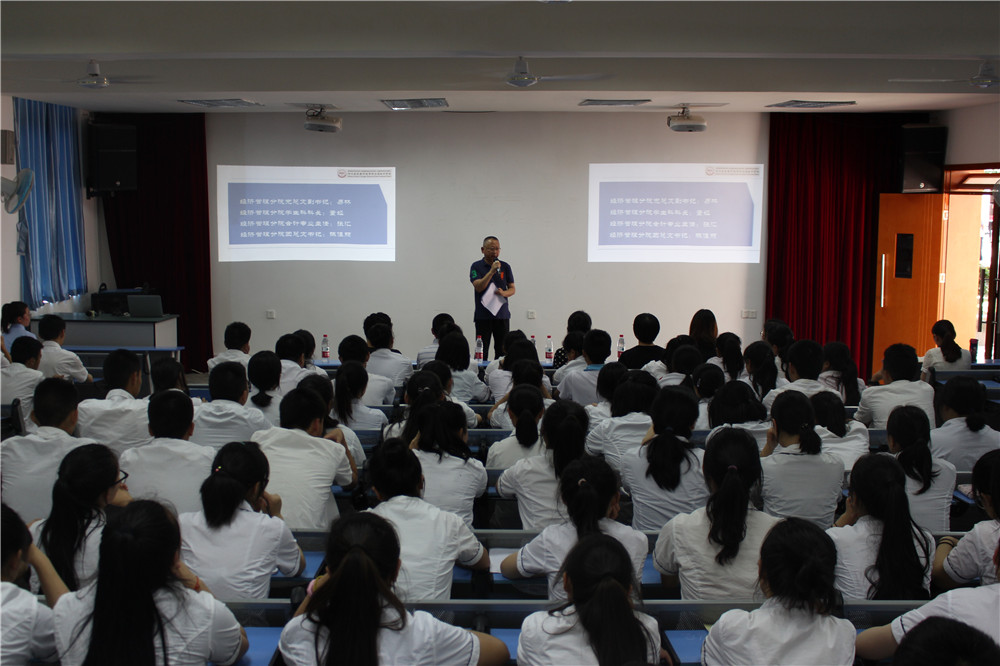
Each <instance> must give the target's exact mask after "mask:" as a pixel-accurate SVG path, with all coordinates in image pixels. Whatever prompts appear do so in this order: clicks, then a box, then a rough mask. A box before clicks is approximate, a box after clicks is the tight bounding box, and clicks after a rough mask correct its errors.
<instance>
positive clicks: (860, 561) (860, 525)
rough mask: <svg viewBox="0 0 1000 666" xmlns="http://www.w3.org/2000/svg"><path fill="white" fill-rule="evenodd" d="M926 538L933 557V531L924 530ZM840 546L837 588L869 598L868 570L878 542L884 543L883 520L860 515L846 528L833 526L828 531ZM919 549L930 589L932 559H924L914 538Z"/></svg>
mask: <svg viewBox="0 0 1000 666" xmlns="http://www.w3.org/2000/svg"><path fill="white" fill-rule="evenodd" d="M922 532H923V533H924V535H925V536H926V537H927V545H928V548H929V553H930V558H933V557H934V539H933V537H932V536H931V533H930V532H927V531H926V530H922ZM826 533H827V534H829V535H830V538H831V539H833V543H834V544H835V545H836V546H837V568H836V570H835V571H836V577H837V580H836V582H835V583H834V585H835V587H836V588H837V589H838V590H840V592H841V593H842V594H843V595H844V598H845V599H867V598H868V590H869V588H870V587H871V583H870V582H868V578H867V577H866V573H867V572H868V568H869V567H872V566H874V564H875V557H876V556H877V555H878V548H879V544H881V542H882V521H881V520H878V519H876V518H872V517H871V516H861V517H860V518H858V522H856V523H854V524H853V525H845V526H844V527H831V528H830V529H828V530H827V531H826ZM913 543H914V545H915V546H916V549H917V557H919V558H920V559H921V560H923V561H924V562H925V565H926V567H925V572H924V583H923V586H924V588H926V589H928V590H930V585H931V559H930V558H928V559H924V553H923V551H922V550H921V549H920V543H919V542H918V541H917V539H916V538H914V540H913ZM872 576H873V577H874V578H876V579H877V577H878V572H877V571H875V570H874V569H872Z"/></svg>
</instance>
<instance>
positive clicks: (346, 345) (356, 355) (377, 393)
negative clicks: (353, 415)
mask: <svg viewBox="0 0 1000 666" xmlns="http://www.w3.org/2000/svg"><path fill="white" fill-rule="evenodd" d="M369 355H370V354H369V351H368V343H367V342H365V339H364V338H362V337H361V336H360V335H348V336H347V337H346V338H344V339H343V340H341V341H340V345H338V346H337V357H338V358H339V359H340V362H341V363H347V362H348V361H357V362H358V363H360V364H362V365H364V366H365V369H366V370H367V366H368V357H369ZM395 399H396V386H395V384H394V382H393V380H392V379H390V378H388V377H383V376H382V375H377V374H375V373H373V372H369V373H368V386H367V387H366V388H365V394H364V395H363V396H361V402H362V403H364V404H365V405H368V406H369V407H378V406H379V405H391V404H392V403H393V402H394V401H395Z"/></svg>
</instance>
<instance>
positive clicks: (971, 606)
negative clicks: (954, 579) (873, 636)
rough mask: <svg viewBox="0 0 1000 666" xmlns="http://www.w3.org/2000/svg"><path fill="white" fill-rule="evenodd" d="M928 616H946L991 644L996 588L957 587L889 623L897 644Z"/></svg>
mask: <svg viewBox="0 0 1000 666" xmlns="http://www.w3.org/2000/svg"><path fill="white" fill-rule="evenodd" d="M929 617H947V618H951V619H952V620H958V621H959V622H964V623H965V624H967V625H969V626H971V627H974V628H976V629H978V630H979V631H981V632H983V633H984V634H986V635H987V636H989V637H991V638H992V639H993V640H994V641H996V640H998V639H1000V630H998V629H997V627H1000V585H997V584H996V583H993V584H992V585H980V586H979V587H961V588H958V589H957V590H951V591H949V592H945V593H944V594H942V595H940V596H939V597H936V598H934V599H932V600H930V601H928V602H927V603H926V604H924V605H923V606H921V607H920V608H914V609H913V610H911V611H910V612H908V613H904V614H902V615H900V616H899V617H897V618H896V619H895V620H893V621H892V622H891V623H890V625H889V626H890V628H891V629H892V637H893V638H894V639H896V642H897V643H901V642H902V641H903V637H904V636H906V633H907V632H908V631H910V630H911V629H913V628H914V627H915V626H917V625H918V624H920V623H921V622H923V621H924V620H926V619H927V618H929Z"/></svg>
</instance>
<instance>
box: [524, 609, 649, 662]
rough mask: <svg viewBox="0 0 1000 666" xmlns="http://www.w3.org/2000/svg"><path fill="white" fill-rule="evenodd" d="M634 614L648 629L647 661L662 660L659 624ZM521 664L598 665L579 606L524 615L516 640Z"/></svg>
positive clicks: (647, 616) (641, 614)
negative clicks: (578, 610)
mask: <svg viewBox="0 0 1000 666" xmlns="http://www.w3.org/2000/svg"><path fill="white" fill-rule="evenodd" d="M635 617H636V619H637V620H639V622H641V623H642V626H643V627H645V629H646V634H647V637H648V639H649V641H648V644H647V645H646V662H647V663H650V664H656V663H659V661H660V627H659V625H658V624H657V622H656V619H655V618H652V617H650V616H649V615H646V614H645V613H640V612H639V611H635ZM517 663H518V666H547V665H548V664H574V665H575V666H597V655H596V654H594V648H592V647H591V646H590V638H589V636H588V635H587V630H586V629H584V628H583V625H582V624H581V623H580V621H579V619H578V618H577V616H576V607H575V606H569V607H568V608H566V609H565V610H562V611H553V612H552V613H550V612H549V611H537V612H534V613H532V614H531V615H529V616H528V617H526V618H524V622H523V623H522V624H521V634H520V636H519V637H518V641H517Z"/></svg>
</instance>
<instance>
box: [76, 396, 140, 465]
mask: <svg viewBox="0 0 1000 666" xmlns="http://www.w3.org/2000/svg"><path fill="white" fill-rule="evenodd" d="M148 408H149V405H148V404H147V403H146V402H145V401H144V400H136V399H135V397H134V396H133V395H132V394H131V393H129V392H128V391H126V390H124V389H111V390H110V391H108V395H107V396H106V397H105V398H104V400H96V399H90V400H84V401H83V402H81V403H80V404H79V406H78V407H77V410H78V413H79V415H80V418H79V420H78V421H77V431H78V432H79V433H80V436H81V437H89V438H90V439H93V440H94V441H97V442H100V443H101V444H106V445H107V446H108V447H109V448H110V449H111V450H112V451H114V452H115V453H116V454H118V455H121V454H122V452H124V451H125V450H126V449H130V448H132V447H133V446H142V445H143V444H148V443H149V442H151V441H152V439H153V436H152V435H150V434H149V417H148V416H147V409H148Z"/></svg>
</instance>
